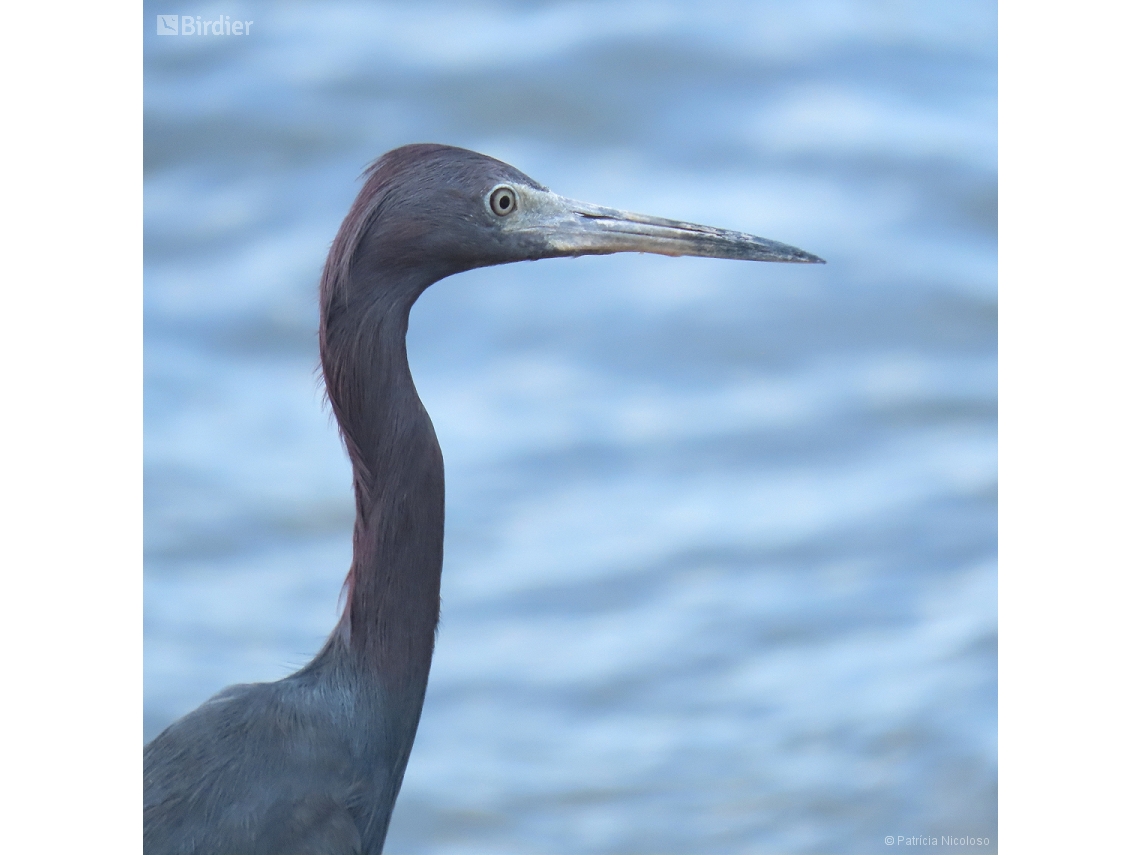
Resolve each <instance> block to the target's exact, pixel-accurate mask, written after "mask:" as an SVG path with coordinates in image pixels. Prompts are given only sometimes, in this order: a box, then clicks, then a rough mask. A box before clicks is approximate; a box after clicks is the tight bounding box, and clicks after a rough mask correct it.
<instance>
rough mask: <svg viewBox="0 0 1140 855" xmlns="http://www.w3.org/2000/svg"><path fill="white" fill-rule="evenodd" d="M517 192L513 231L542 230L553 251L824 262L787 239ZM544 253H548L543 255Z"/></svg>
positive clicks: (544, 193)
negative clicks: (517, 200)
mask: <svg viewBox="0 0 1140 855" xmlns="http://www.w3.org/2000/svg"><path fill="white" fill-rule="evenodd" d="M517 189H518V190H519V191H521V192H520V193H519V195H520V199H519V210H518V214H519V218H518V222H517V224H512V227H511V230H515V229H518V230H519V231H522V232H531V234H532V235H534V236H535V237H537V236H538V234H541V235H542V237H543V238H544V239H545V243H546V248H547V253H548V254H549V255H559V256H566V255H608V254H610V253H615V252H652V253H656V254H658V255H674V256H678V255H693V256H700V257H703V258H736V259H742V260H746V261H784V262H794V263H800V264H824V263H826V262H824V260H823V259H822V258H819V257H818V256H815V255H812V254H811V253H810V252H804V251H803V250H802V249H797V248H796V247H794V246H789V245H788V244H786V243H778V242H777V241H774V240H768V239H767V238H762V237H756V236H755V235H748V234H744V233H742V232H734V231H729V230H728V229H718V228H713V227H712V226H700V225H697V224H695V223H684V222H680V221H679V220H666V219H663V218H661V217H649V216H646V215H644V214H633V213H630V212H629V211H619V210H616V209H615V208H603V207H601V206H600V205H592V204H590V203H589V202H578V201H576V200H574V199H567V198H565V197H564V196H558V195H557V194H555V193H551V192H549V191H542V190H533V189H531V188H517ZM544 254H546V253H544Z"/></svg>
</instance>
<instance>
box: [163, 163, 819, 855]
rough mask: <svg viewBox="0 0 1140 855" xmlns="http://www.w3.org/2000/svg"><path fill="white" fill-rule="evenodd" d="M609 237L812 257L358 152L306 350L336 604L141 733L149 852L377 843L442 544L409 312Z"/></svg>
mask: <svg viewBox="0 0 1140 855" xmlns="http://www.w3.org/2000/svg"><path fill="white" fill-rule="evenodd" d="M614 252H653V253H659V254H662V255H678V256H679V255H696V256H705V257H709V258H736V259H747V260H753V261H791V262H820V261H821V259H819V258H816V257H815V256H814V255H811V254H809V253H806V252H803V251H802V250H799V249H796V248H795V247H791V246H787V245H785V244H781V243H776V242H774V241H770V240H765V239H763V238H758V237H753V236H751V235H746V234H741V233H739V232H731V231H726V230H723V229H715V228H709V227H707V226H698V225H693V224H691V223H682V222H676V221H673V220H664V219H659V218H657V217H647V216H642V215H640V214H631V213H628V212H625V211H617V210H614V209H612V208H602V207H599V206H597V205H591V204H586V203H583V202H575V201H573V200H571V199H567V198H564V197H562V196H558V195H555V194H554V193H551V192H550V191H549V190H547V189H546V188H545V187H543V186H541V185H540V184H538V183H536V182H535V181H533V180H531V179H530V178H528V177H527V176H525V175H523V174H522V173H521V172H519V171H518V170H517V169H515V168H514V167H511V166H509V165H507V164H505V163H502V162H501V161H498V160H494V159H493V158H490V157H486V156H484V155H481V154H476V153H475V152H471V151H465V150H463V149H459V148H452V147H450V146H442V145H409V146H404V147H403V148H398V149H395V150H394V151H390V152H388V153H387V154H386V155H384V156H383V157H381V158H380V159H379V160H377V161H376V162H375V163H373V164H372V166H371V167H369V169H368V171H367V173H366V179H365V182H364V187H363V189H362V190H361V191H360V194H359V195H358V196H357V198H356V201H355V202H354V203H353V205H352V208H351V209H350V210H349V212H348V216H347V217H345V220H344V223H343V224H342V225H341V227H340V231H339V232H338V233H337V236H336V239H335V240H334V241H333V244H332V247H331V249H330V250H329V256H328V261H327V262H326V264H325V268H324V273H323V274H322V276H321V286H320V310H321V319H320V354H321V365H322V367H323V370H324V380H325V388H326V391H327V394H328V400H329V402H330V404H331V405H332V410H333V414H334V415H335V416H336V420H337V422H338V423H339V425H340V433H341V436H342V437H343V439H344V444H345V447H346V449H347V451H348V455H349V457H350V458H351V462H352V483H353V490H354V491H355V496H356V524H355V527H354V529H353V533H352V564H351V567H350V568H349V571H348V577H347V580H346V583H345V584H346V605H345V608H344V612H343V614H342V615H341V617H340V620H339V622H338V623H337V625H336V627H335V629H333V631H332V634H331V635H330V636H329V638H328V640H327V641H326V642H325V644H324V646H323V647H322V648H321V650H320V652H319V653H317V655H316V656H315V657H314V658H313V660H312V661H311V662H310V663H309V664H308V665H306V666H305V667H304V668H302V669H301V670H300V671H298V672H297V673H295V674H292V675H290V676H288V677H285V678H284V679H282V680H278V681H277V682H275V683H252V684H248V685H238V686H230V687H229V688H227V689H224V690H223V691H221V692H219V693H218V694H217V695H215V696H214V697H212V698H210V699H209V700H208V701H206V702H205V703H204V704H202V706H200V707H198V708H197V709H196V710H194V711H193V712H191V713H189V714H187V715H185V716H183V717H182V718H181V719H179V720H178V721H176V722H174V723H173V724H172V725H170V726H169V727H168V728H166V730H164V731H163V732H162V733H160V734H159V735H158V736H157V737H156V738H155V739H154V740H153V741H152V742H151V743H150V744H149V745H147V746H146V748H145V749H144V752H143V758H144V759H143V762H144V812H143V817H144V846H145V851H146V852H147V853H148V855H307V853H311V855H341V853H345V855H347V853H360V855H364V853H368V855H372V853H379V852H380V851H381V850H382V848H383V845H384V838H385V836H386V834H387V831H388V822H389V819H390V818H391V815H392V807H393V805H394V804H395V801H396V795H397V793H398V792H399V790H400V783H401V781H402V780H403V777H404V769H405V767H406V766H407V763H408V755H409V754H410V752H411V750H412V740H413V739H414V738H415V735H416V727H417V725H418V723H419V719H420V711H421V709H422V708H423V701H424V692H425V690H426V688H427V681H428V668H429V667H430V664H431V657H432V648H433V646H434V643H435V633H436V623H437V620H438V618H439V585H440V572H441V569H442V564H443V456H442V454H441V452H440V448H439V443H438V442H437V441H436V437H435V430H434V429H433V427H432V423H431V420H430V419H429V418H428V414H427V412H426V411H425V410H424V407H423V404H422V403H421V402H420V399H419V396H418V395H417V394H416V387H415V385H414V384H413V382H412V375H411V372H410V370H409V368H408V358H407V351H406V346H405V334H406V333H407V330H408V313H409V312H410V310H411V308H412V304H413V303H414V302H415V301H416V298H417V297H419V296H420V294H422V293H423V292H424V290H425V289H426V288H427V287H428V286H429V285H431V284H432V283H433V282H437V281H439V280H440V279H443V278H444V277H445V276H451V275H452V274H454V273H460V272H462V271H465V270H472V269H474V268H477V267H486V266H489V265H494V264H506V263H507V262H511V261H525V260H535V259H540V258H556V257H560V256H578V255H605V254H608V253H614Z"/></svg>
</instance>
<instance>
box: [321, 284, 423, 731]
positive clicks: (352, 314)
mask: <svg viewBox="0 0 1140 855" xmlns="http://www.w3.org/2000/svg"><path fill="white" fill-rule="evenodd" d="M353 278H354V277H353ZM368 278H369V279H370V280H371V281H367V282H359V281H352V279H351V278H350V281H345V282H341V283H337V286H338V287H336V288H335V289H333V288H330V289H328V291H326V292H325V293H324V294H322V297H323V299H322V307H321V309H322V311H321V314H322V318H321V362H322V366H323V368H324V375H325V386H326V390H327V393H328V397H329V401H330V403H331V404H332V408H333V412H334V414H335V415H336V419H337V421H338V422H339V423H340V429H341V434H342V436H343V437H344V442H345V446H346V448H347V450H348V454H349V457H350V458H351V461H352V477H353V489H354V491H355V494H356V524H355V527H354V529H353V537H352V551H353V557H352V567H351V569H350V570H349V574H348V580H347V589H348V603H347V606H346V608H345V611H344V615H343V616H342V618H341V624H340V626H339V627H338V630H339V634H340V636H341V638H342V639H343V638H344V636H345V635H346V634H347V641H348V649H349V650H351V651H352V653H353V654H354V655H355V656H356V657H359V658H360V660H361V661H362V662H363V663H364V664H365V665H366V666H367V667H368V668H369V670H373V671H374V672H375V673H377V674H378V675H379V676H380V677H381V678H382V679H383V682H384V684H385V685H386V687H387V688H388V689H390V690H402V691H401V693H406V692H408V691H410V692H411V694H412V695H415V696H418V703H417V704H416V710H415V713H416V718H418V712H419V709H418V704H419V703H422V700H423V692H424V689H425V688H426V685H427V674H428V669H429V667H430V664H431V654H432V648H433V646H434V641H435V629H436V624H437V622H438V620H439V585H440V572H441V568H442V564H443V498H444V493H443V491H444V487H443V457H442V455H441V453H440V449H439V443H438V442H437V440H436V437H435V430H434V429H433V427H432V424H431V419H430V418H429V417H428V414H427V412H426V411H425V410H424V407H423V404H422V403H421V402H420V399H419V396H418V395H417V394H416V388H415V384H414V383H413V382H412V375H411V371H410V370H409V368H408V357H407V350H406V343H405V336H406V334H407V329H408V313H409V312H410V310H411V305H412V303H413V302H414V301H415V297H416V296H418V295H419V293H420V292H421V291H422V290H423V287H426V285H425V286H422V287H421V286H419V285H418V284H417V285H416V286H415V287H413V285H412V283H409V282H402V281H398V280H397V281H383V282H382V283H381V282H380V281H377V280H378V279H381V278H388V279H395V278H396V277H380V276H375V275H374V276H371V277H368ZM353 286H358V287H355V288H354V287H353ZM409 700H417V699H416V698H409Z"/></svg>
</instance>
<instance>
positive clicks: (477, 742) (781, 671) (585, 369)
mask: <svg viewBox="0 0 1140 855" xmlns="http://www.w3.org/2000/svg"><path fill="white" fill-rule="evenodd" d="M170 11H171V9H169V8H167V7H165V6H162V7H161V8H160V7H158V6H154V7H152V6H150V5H148V6H147V9H146V13H147V21H146V26H147V32H148V35H147V41H146V108H147V112H146V224H147V231H146V306H145V312H146V317H145V321H146V477H147V483H146V551H147V559H146V736H147V738H148V739H149V738H150V737H151V736H153V735H154V734H155V733H157V732H158V731H159V730H160V729H161V728H162V727H164V726H165V725H166V724H168V723H169V722H170V721H172V720H173V719H174V718H176V717H177V716H179V715H181V714H183V713H184V712H186V711H188V710H190V709H192V708H193V707H195V706H196V705H198V704H199V703H200V702H201V701H202V700H204V699H205V698H206V697H208V696H209V695H210V694H212V693H213V692H215V691H216V690H218V689H219V688H221V687H222V686H225V685H227V684H229V683H234V682H248V681H252V680H270V679H275V678H278V677H280V676H283V675H284V674H286V673H289V672H290V671H291V670H292V669H295V668H296V667H298V666H300V665H301V664H303V663H304V662H305V661H306V660H307V658H308V657H309V656H310V655H312V653H313V652H314V651H315V650H316V649H317V648H318V646H319V645H320V643H321V641H322V640H323V638H324V636H325V634H326V633H327V632H328V631H329V629H330V628H331V626H332V625H333V623H334V621H335V619H336V615H337V606H338V596H339V594H340V586H341V582H342V579H343V576H344V573H345V570H346V568H347V564H348V560H349V548H348V538H349V531H350V527H351V522H352V503H351V497H350V490H349V470H348V467H347V463H346V461H345V457H344V454H343V452H342V450H341V448H340V446H339V444H338V441H337V437H336V433H335V430H334V429H333V427H332V425H331V423H330V418H329V415H328V412H327V410H325V409H323V408H322V403H321V391H320V387H319V384H318V380H317V377H316V374H315V372H314V369H315V367H316V364H317V354H316V339H315V328H316V322H317V312H316V301H315V285H316V280H317V277H318V275H319V271H320V267H321V264H322V263H323V260H324V255H325V252H326V251H327V247H328V244H329V242H330V241H331V239H332V237H333V235H334V233H335V231H336V228H337V226H338V224H339V221H340V218H341V217H342V216H343V215H344V213H345V211H346V210H347V207H348V205H349V203H350V202H351V200H352V198H353V196H354V195H355V193H356V191H357V190H358V188H359V185H358V183H357V181H356V178H357V176H358V175H359V173H360V171H361V169H362V168H363V166H364V165H365V164H366V163H367V162H368V161H369V160H371V159H372V158H374V157H376V156H377V155H379V154H381V153H382V152H384V151H386V150H388V149H389V148H392V147H394V146H396V145H400V144H403V143H406V142H415V141H438V142H447V143H451V144H455V145H461V146H465V147H469V148H474V149H476V150H479V151H483V152H485V153H488V154H491V155H493V156H496V157H499V158H501V159H504V160H506V161H508V162H510V163H512V164H514V165H516V166H518V167H519V168H521V169H522V170H523V171H524V172H527V173H528V174H530V175H531V176H533V177H534V178H536V179H537V180H539V181H540V182H542V183H544V184H546V185H548V186H550V187H551V188H552V189H554V190H555V191H557V192H560V193H564V194H566V195H569V196H573V197H576V198H581V199H588V200H590V201H594V202H598V203H601V204H606V205H611V206H615V207H623V208H628V209H632V210H637V211H642V212H645V213H652V214H658V215H662V216H671V217H677V218H681V219H687V220H695V221H698V222H705V223H710V224H713V225H720V226H725V227H729V228H736V229H740V230H743V231H749V232H753V233H757V234H761V235H764V236H766V237H771V238H774V239H777V240H781V241H786V242H789V243H792V244H795V245H797V246H800V247H803V248H804V249H807V250H809V251H811V252H815V253H818V254H820V255H822V256H824V257H825V258H827V259H828V262H829V264H828V265H827V266H826V267H800V266H781V265H757V264H743V263H738V262H735V263H734V262H728V261H710V260H703V259H680V260H678V259H665V258H657V257H643V256H617V257H610V258H590V259H578V260H562V261H548V262H541V263H539V264H525V265H514V266H508V267H502V268H494V269H489V270H482V271H477V272H472V273H468V274H464V275H462V276H458V277H454V278H453V279H449V280H445V281H444V282H441V283H439V284H437V285H435V286H433V287H432V288H431V289H430V290H429V291H428V292H427V293H426V294H425V295H424V297H423V298H422V299H421V300H420V301H419V303H418V304H417V306H416V308H415V309H414V311H413V314H412V320H411V330H410V333H409V352H410V359H411V364H412V369H413V373H414V375H415V378H416V383H417V385H418V387H419V389H420V393H421V396H422V397H423V400H424V402H425V404H426V406H427V408H428V410H429V412H431V414H432V417H433V420H434V422H435V425H436V429H437V432H438V435H439V439H440V443H441V445H442V447H443V450H444V456H445V459H446V463H447V478H448V504H447V514H448V520H447V540H446V559H445V567H444V578H443V621H442V627H441V631H440V635H439V644H438V649H437V654H436V658H435V663H434V665H433V670H432V678H431V684H430V686H429V688H428V696H427V703H426V706H425V709H424V716H423V720H422V723H421V725H420V731H419V736H418V739H417V742H416V746H415V750H414V752H413V754H412V759H411V763H410V765H409V767H408V772H407V777H406V779H405V782H404V788H403V792H402V794H401V796H400V800H399V803H398V805H397V808H396V813H395V816H394V818H393V822H392V829H391V834H390V837H389V846H388V849H389V851H392V852H397V853H398V852H409V853H417V852H433V853H449V852H455V853H458V852H472V853H475V852H478V853H495V852H503V853H508V852H567V853H569V852H598V853H605V852H614V853H617V852H669V853H674V852H675V853H686V852H689V853H691V852H708V853H721V852H723V853H730V852H732V853H737V852H821V851H828V852H870V851H875V852H877V851H890V850H889V848H888V847H887V846H886V845H885V843H884V838H885V836H886V835H897V834H901V835H904V836H907V835H936V836H940V835H943V834H947V835H949V834H953V835H974V836H981V837H986V838H988V839H989V844H988V845H982V846H971V847H968V848H969V850H970V851H996V845H997V826H996V815H997V813H996V805H997V798H996V317H997V310H996V230H997V229H996V209H997V195H996V8H995V5H994V4H993V3H989V2H960V3H954V4H907V3H893V2H801V3H796V4H785V3H769V2H747V3H722V4H715V3H714V4H688V3H681V2H673V3H669V2H655V3H623V4H611V3H592V2H585V3H571V2H555V3H545V4H539V3H507V2H499V3H494V2H487V3H466V4H464V3H448V4H446V5H427V4H423V3H410V2H409V3H369V4H364V3H347V2H329V3H320V4H317V3H312V4H300V3H286V2H281V3H273V4H265V5H256V4H222V5H203V6H200V7H197V8H196V9H189V8H185V7H184V8H183V9H179V10H177V11H179V12H180V13H182V14H188V13H193V14H195V15H199V14H200V15H201V16H202V17H203V18H215V19H216V18H217V16H218V15H219V14H228V15H230V16H231V17H232V18H234V19H239V18H240V19H244V20H253V21H254V22H255V23H254V26H253V29H252V31H251V34H250V35H249V36H246V37H240V38H238V37H230V38H189V37H180V38H157V37H156V36H155V35H153V31H154V24H153V22H154V15H155V14H157V13H167V12H170ZM910 848H912V849H913V848H919V849H921V848H923V847H910ZM927 848H933V847H927ZM937 848H939V850H940V851H954V847H953V846H939V847H937Z"/></svg>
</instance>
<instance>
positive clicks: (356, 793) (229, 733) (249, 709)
mask: <svg viewBox="0 0 1140 855" xmlns="http://www.w3.org/2000/svg"><path fill="white" fill-rule="evenodd" d="M342 694H343V693H341V692H339V691H338V689H337V688H336V687H335V686H330V685H325V684H322V683H321V682H319V681H306V680H296V679H287V680H283V681H280V682H277V683H253V684H246V685H238V686H230V687H229V688H227V689H224V690H223V691H221V692H219V693H218V694H217V695H215V696H214V697H212V698H210V700H208V701H206V703H204V704H202V706H200V707H198V709H196V710H194V711H193V712H191V713H189V714H188V715H186V716H184V717H183V718H181V719H179V720H178V721H176V722H175V723H174V724H172V725H171V726H170V727H168V728H167V729H166V730H165V731H163V732H162V733H161V734H159V735H158V736H157V737H156V738H155V739H154V741H153V742H151V743H150V744H149V745H147V746H146V749H145V750H144V763H143V765H144V827H145V831H144V836H145V840H146V846H145V848H146V851H147V853H148V855H155V853H172V855H173V853H178V855H192V853H206V852H210V853H223V852H231V851H232V852H235V853H236V852H243V853H245V852H248V853H250V855H255V854H256V853H260V852H265V853H277V852H284V851H288V852H296V853H298V855H302V853H308V852H313V853H318V852H319V853H328V855H339V853H342V852H343V853H357V852H360V850H361V842H360V833H359V830H358V828H357V825H356V823H355V821H354V819H353V808H354V807H356V806H357V805H358V804H359V803H360V800H361V795H362V791H363V789H364V787H365V785H364V784H363V782H362V775H361V770H360V769H358V768H357V765H356V763H355V762H354V752H353V751H352V747H351V746H350V745H349V744H348V743H347V741H346V740H345V738H344V737H343V736H340V735H339V734H343V733H344V732H345V731H346V728H345V727H344V726H343V725H344V722H342V721H337V720H336V719H337V717H338V716H339V715H348V714H349V711H348V709H347V705H348V704H349V701H348V699H347V698H346V697H342V696H341V695H342Z"/></svg>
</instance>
